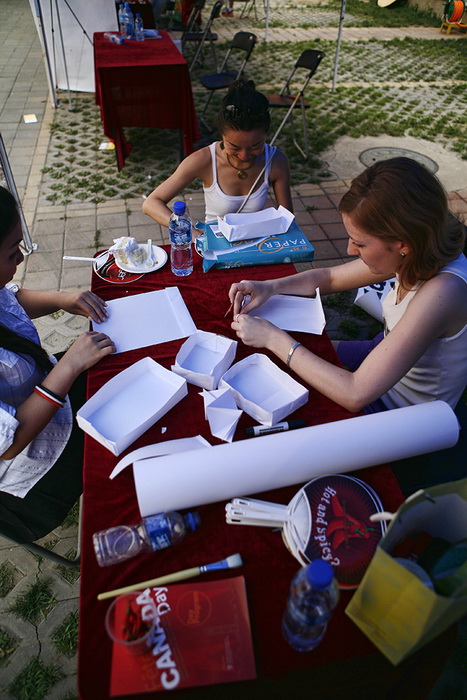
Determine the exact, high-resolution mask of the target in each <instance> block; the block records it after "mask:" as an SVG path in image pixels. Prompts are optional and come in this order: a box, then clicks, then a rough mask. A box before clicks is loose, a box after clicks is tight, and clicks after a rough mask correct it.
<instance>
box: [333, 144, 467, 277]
mask: <svg viewBox="0 0 467 700" xmlns="http://www.w3.org/2000/svg"><path fill="white" fill-rule="evenodd" d="M339 211H340V212H341V213H344V214H348V215H349V216H350V217H351V219H352V223H353V224H354V225H356V226H358V227H360V228H361V229H363V230H364V231H365V232H366V233H368V234H370V235H372V236H375V237H376V238H380V239H381V240H383V241H387V242H388V243H393V242H396V241H403V242H404V243H406V245H407V246H408V247H409V249H410V252H409V253H408V254H407V255H406V256H405V257H404V258H402V259H401V265H400V267H399V269H398V276H399V281H400V284H401V286H402V287H404V288H406V289H410V288H412V287H413V286H414V284H415V283H416V282H417V281H419V280H427V279H430V278H431V277H433V275H435V274H436V273H437V272H438V270H440V269H441V268H442V267H444V266H445V265H447V263H449V262H451V261H452V260H455V258H457V257H458V256H459V255H460V254H461V253H462V251H463V247H464V239H465V231H464V226H463V225H462V223H461V222H459V221H457V219H454V217H452V216H451V215H450V214H449V212H448V203H447V196H446V192H445V191H444V188H443V186H442V185H441V183H440V182H439V180H438V178H436V177H435V176H434V175H432V173H430V172H429V171H428V170H427V169H426V168H425V167H424V166H423V165H421V164H420V163H418V162H417V161H415V160H413V159H412V158H403V157H400V158H390V159H388V160H383V161H379V162H378V163H375V164H374V165H372V166H371V167H370V168H368V169H367V170H365V171H364V172H363V173H361V174H360V175H358V177H356V178H355V179H354V180H353V181H352V184H351V186H350V189H349V191H348V192H347V193H346V194H345V195H344V196H343V197H342V200H341V202H340V205H339Z"/></svg>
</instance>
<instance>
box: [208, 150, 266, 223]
mask: <svg viewBox="0 0 467 700" xmlns="http://www.w3.org/2000/svg"><path fill="white" fill-rule="evenodd" d="M209 150H210V151H211V162H212V185H211V186H210V187H203V190H204V201H205V206H206V218H205V221H206V222H208V221H217V217H218V216H220V217H223V216H225V215H226V214H235V212H237V211H238V209H239V208H240V207H241V205H242V203H243V200H244V199H245V197H246V195H243V194H241V195H229V194H225V192H223V191H222V190H221V188H220V187H219V183H218V182H217V164H216V142H214V143H211V145H210V146H209ZM275 152H276V147H275V146H269V145H268V144H265V147H264V157H265V159H266V160H265V162H266V163H267V164H268V165H267V166H266V170H265V171H264V181H263V182H262V184H261V185H260V186H259V187H258V189H257V190H255V192H252V193H251V195H250V197H249V199H248V202H247V203H246V204H245V206H244V208H243V209H242V212H244V213H245V214H247V213H249V212H250V213H251V212H255V211H261V210H262V209H264V205H265V204H266V199H267V196H268V189H269V173H270V171H271V161H272V158H271V159H270V156H273V155H274V153H275Z"/></svg>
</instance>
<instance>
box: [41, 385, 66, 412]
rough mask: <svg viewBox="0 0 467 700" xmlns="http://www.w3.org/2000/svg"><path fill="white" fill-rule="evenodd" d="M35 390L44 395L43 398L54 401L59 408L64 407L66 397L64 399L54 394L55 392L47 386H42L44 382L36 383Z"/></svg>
mask: <svg viewBox="0 0 467 700" xmlns="http://www.w3.org/2000/svg"><path fill="white" fill-rule="evenodd" d="M34 391H35V393H36V394H38V395H39V396H42V398H43V399H45V400H46V401H49V402H50V403H53V405H54V406H57V408H63V406H64V405H65V399H62V398H61V396H58V395H57V394H54V392H53V391H51V390H50V389H46V387H45V386H42V384H36V386H35V387H34Z"/></svg>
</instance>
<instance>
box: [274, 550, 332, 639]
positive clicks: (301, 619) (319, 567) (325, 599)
mask: <svg viewBox="0 0 467 700" xmlns="http://www.w3.org/2000/svg"><path fill="white" fill-rule="evenodd" d="M338 600H339V587H338V585H337V582H336V580H335V578H334V571H333V568H332V566H331V564H329V563H328V562H327V561H324V560H323V559H315V560H314V561H312V562H311V564H308V566H304V567H303V568H302V569H300V570H299V571H298V573H297V574H295V576H294V578H293V579H292V583H291V584H290V592H289V597H288V600H287V607H286V609H285V612H284V617H283V619H282V632H283V634H284V637H285V639H286V640H287V642H288V643H289V644H290V646H291V647H292V649H295V650H296V651H312V650H313V649H315V647H317V646H318V644H319V643H320V642H321V640H322V639H323V637H324V634H325V632H326V629H327V626H328V621H329V618H330V617H331V615H332V611H333V610H334V608H335V607H336V605H337V603H338Z"/></svg>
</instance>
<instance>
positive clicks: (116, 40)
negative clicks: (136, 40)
mask: <svg viewBox="0 0 467 700" xmlns="http://www.w3.org/2000/svg"><path fill="white" fill-rule="evenodd" d="M104 39H105V40H106V41H111V42H112V44H124V43H125V39H124V38H123V37H122V36H120V34H113V32H105V34H104Z"/></svg>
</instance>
